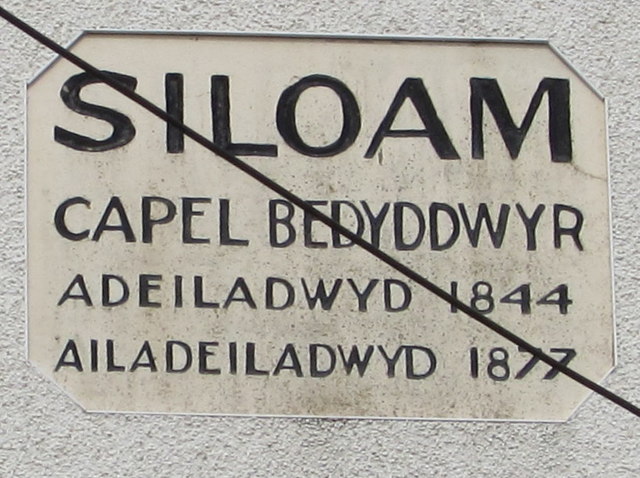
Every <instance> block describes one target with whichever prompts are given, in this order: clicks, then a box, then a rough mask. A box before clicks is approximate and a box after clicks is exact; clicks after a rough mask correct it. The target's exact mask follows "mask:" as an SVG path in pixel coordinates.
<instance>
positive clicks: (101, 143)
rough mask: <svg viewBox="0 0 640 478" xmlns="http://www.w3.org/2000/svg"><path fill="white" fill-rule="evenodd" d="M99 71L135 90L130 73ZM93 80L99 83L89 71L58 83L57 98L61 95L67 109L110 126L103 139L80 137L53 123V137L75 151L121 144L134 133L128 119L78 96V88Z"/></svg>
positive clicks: (135, 84)
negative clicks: (110, 130) (59, 88)
mask: <svg viewBox="0 0 640 478" xmlns="http://www.w3.org/2000/svg"><path fill="white" fill-rule="evenodd" d="M103 73H105V74H107V75H109V76H110V77H112V78H113V79H114V80H116V81H119V82H120V83H122V84H123V85H125V86H126V87H127V88H129V89H131V90H135V89H136V86H137V85H138V80H136V79H135V78H134V77H133V76H128V75H122V74H119V73H113V72H109V71H103ZM93 83H100V80H99V79H97V78H95V77H93V76H92V75H90V74H89V73H80V74H77V75H74V76H72V77H71V78H69V79H68V80H67V81H66V82H65V83H64V85H62V89H61V90H60V98H62V101H63V102H64V104H65V105H67V107H68V108H69V109H71V110H73V111H75V112H76V113H80V114H82V115H86V116H91V117H92V118H97V119H100V120H103V121H106V122H107V123H109V124H110V125H111V126H112V127H113V133H111V136H109V137H108V138H106V139H100V140H98V139H93V138H89V137H87V136H82V135H79V134H76V133H73V132H71V131H68V130H66V129H63V128H61V127H59V126H56V127H55V128H54V139H55V140H56V141H57V142H58V143H60V144H63V145H65V146H67V147H69V148H72V149H76V150H78V151H91V152H101V151H109V150H110V149H115V148H119V147H120V146H124V145H125V144H127V143H129V142H130V141H131V140H132V139H133V138H134V136H135V135H136V129H135V128H134V127H133V123H132V122H131V120H130V119H129V118H128V117H127V116H125V115H123V114H122V113H119V112H118V111H115V110H112V109H110V108H106V107H104V106H98V105H94V104H91V103H86V102H84V101H82V100H81V99H80V90H82V88H84V87H85V86H87V85H91V84H93Z"/></svg>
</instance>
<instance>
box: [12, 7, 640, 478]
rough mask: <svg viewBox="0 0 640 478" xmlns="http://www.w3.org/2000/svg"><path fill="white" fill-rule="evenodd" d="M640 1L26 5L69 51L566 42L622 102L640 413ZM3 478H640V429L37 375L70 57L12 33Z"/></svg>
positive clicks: (624, 202)
mask: <svg viewBox="0 0 640 478" xmlns="http://www.w3.org/2000/svg"><path fill="white" fill-rule="evenodd" d="M639 5H640V4H638V3H636V2H634V1H630V0H598V1H596V0H581V1H578V0H575V1H574V0H564V1H556V2H547V1H537V0H536V1H534V0H523V1H518V2H515V1H501V0H491V1H474V2H464V1H461V0H446V1H445V0H432V1H429V2H425V1H419V0H397V1H386V2H383V1H380V2H373V1H364V0H352V1H344V0H335V1H334V0H326V1H322V0H313V1H312V0H310V1H303V0H279V1H250V0H246V1H240V0H238V1H225V0H219V1H209V2H207V1H197V0H184V1H166V0H129V1H115V0H102V1H99V0H74V1H69V0H56V1H53V0H38V1H37V2H24V1H22V0H11V1H6V2H4V4H3V7H4V8H7V9H9V10H10V11H12V12H14V13H16V14H18V15H19V16H21V17H23V18H24V19H25V20H27V21H28V22H31V23H32V24H33V25H34V26H35V27H37V28H39V29H41V30H42V31H44V32H45V33H47V34H49V35H51V36H52V37H53V38H54V39H56V40H57V41H59V42H61V43H63V44H66V43H68V42H70V41H71V40H72V39H74V38H75V37H76V36H77V35H78V34H79V33H80V32H81V31H82V30H84V29H97V28H107V29H133V30H147V29H148V30H201V31H209V30H210V31H274V32H323V33H361V34H395V35H397V34H402V35H407V34H408V35H421V36H460V37H508V38H543V39H549V40H551V42H552V44H553V45H554V46H555V47H557V48H558V49H559V50H560V51H561V52H562V53H563V54H564V55H565V56H566V57H567V58H568V59H569V61H570V62H571V63H572V64H573V65H574V66H575V67H577V68H578V70H579V71H581V72H582V74H583V75H584V76H585V77H586V78H587V79H588V80H589V81H590V82H591V83H592V84H593V85H594V86H595V87H596V88H597V89H598V90H599V91H600V92H601V93H603V94H604V96H605V97H606V98H607V99H608V101H609V130H610V156H611V181H612V195H613V197H612V208H613V211H612V215H613V242H614V261H615V264H614V266H615V281H616V290H615V297H616V307H617V315H616V324H617V343H618V367H617V369H616V370H615V371H614V372H613V374H612V375H611V376H610V377H609V378H608V380H607V381H606V383H605V385H606V386H607V387H609V388H611V389H612V390H614V391H616V392H617V393H620V394H621V395H623V396H625V397H626V398H628V399H630V400H631V401H633V402H635V403H640V371H639V369H638V366H637V364H638V362H639V361H640V343H639V339H640V332H639V330H640V318H639V316H638V313H637V310H638V306H639V302H640V299H639V294H638V292H639V283H640V282H639V280H638V278H639V277H640V272H639V271H640V256H639V255H638V254H636V252H637V249H638V245H639V241H640V234H639V233H638V231H639V228H638V225H639V224H640V209H639V208H638V207H637V204H636V201H637V200H638V196H639V195H640V191H639V190H638V188H637V187H636V183H637V182H638V176H639V175H640V166H639V165H638V164H639V162H640V153H639V152H638V147H639V146H640V144H639V143H640V139H638V138H640V121H639V120H638V112H639V111H640V93H639V90H638V80H637V78H638V75H639V74H640V62H639V61H638V59H637V58H636V55H637V45H638V44H639V43H640V29H638V25H637V17H638V15H639V14H640V6H639ZM0 58H1V59H2V66H1V67H0V71H1V73H2V74H1V82H0V88H1V92H0V114H1V118H2V127H1V128H0V327H1V330H2V333H1V334H0V476H3V477H4V476H7V477H9V476H15V477H40V476H43V477H45V476H46V477H49V476H51V477H76V476H78V477H80V476H82V477H93V476H123V477H129V476H131V477H134V476H136V477H137V476H256V477H258V476H265V477H279V476H283V477H284V476H367V477H368V476H455V477H464V476H495V477H502V476H505V477H506V476H523V477H537V476H545V477H547V476H551V477H589V476H593V477H601V476H607V477H633V476H638V472H639V471H640V456H639V455H638V453H637V451H638V449H639V446H640V433H639V432H638V430H640V419H638V418H634V417H633V416H632V415H630V414H629V413H628V412H625V411H624V410H621V409H620V408H618V407H616V406H614V405H612V404H611V403H609V402H606V401H605V400H604V399H601V398H599V397H596V396H592V397H590V398H589V399H588V400H587V402H586V403H585V404H584V405H583V406H582V407H581V408H580V409H579V410H578V412H577V413H576V414H575V415H574V417H573V418H572V419H571V420H569V421H568V422H567V423H565V424H513V423H465V422H462V423H451V422H417V421H384V420H381V421H368V420H321V419H284V418H279V419H267V418H259V419H256V418H214V417H189V416H143V415H115V414H102V415H100V414H87V413H85V412H83V411H82V410H81V409H80V408H79V407H78V406H76V405H75V404H74V403H73V402H72V401H71V400H70V399H68V398H67V397H66V396H65V394H64V393H62V392H61V391H60V390H59V389H58V388H57V387H56V386H55V385H54V384H52V383H50V382H49V381H47V380H45V379H43V378H42V377H40V376H39V375H38V373H36V371H35V370H34V369H33V368H32V367H31V366H30V365H29V364H28V363H27V362H26V361H25V333H24V326H25V319H24V315H25V306H24V290H23V280H24V274H25V261H24V258H25V252H24V234H25V228H24V206H23V200H24V185H23V177H24V146H23V145H24V134H25V131H24V95H25V83H26V82H27V81H28V80H29V79H31V78H32V77H33V76H34V75H35V73H36V72H37V71H38V70H39V69H40V68H41V67H43V66H44V65H45V64H46V63H47V62H49V61H50V60H51V59H52V55H51V54H50V53H49V52H48V51H46V50H45V49H44V48H42V47H40V46H38V45H36V44H35V43H34V42H33V41H31V40H30V39H28V38H27V37H26V36H25V35H23V34H22V33H20V32H18V31H17V30H15V29H14V28H13V27H11V26H9V25H8V24H5V23H4V22H0Z"/></svg>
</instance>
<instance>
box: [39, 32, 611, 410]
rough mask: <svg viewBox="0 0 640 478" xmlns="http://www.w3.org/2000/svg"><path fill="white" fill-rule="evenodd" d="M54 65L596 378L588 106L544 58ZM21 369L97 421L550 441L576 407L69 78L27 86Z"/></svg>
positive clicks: (453, 51) (595, 136)
mask: <svg viewBox="0 0 640 478" xmlns="http://www.w3.org/2000/svg"><path fill="white" fill-rule="evenodd" d="M72 51H73V52H74V53H76V54H78V55H79V56H81V57H83V58H85V59H87V60H88V61H89V62H91V63H93V64H94V65H96V66H97V67H99V68H101V69H103V70H104V71H107V72H109V74H110V75H112V76H113V77H114V78H116V79H118V80H119V81H121V82H123V83H124V84H126V85H128V86H129V88H131V89H134V90H135V91H136V92H138V93H140V94H141V95H143V96H145V97H147V98H149V99H150V100H152V101H153V102H155V103H156V104H157V105H160V106H162V107H163V108H166V110H167V111H168V112H169V113H170V114H171V115H173V116H175V117H177V118H181V119H183V120H184V122H185V123H186V124H187V125H189V126H191V127H192V128H194V129H195V130H197V131H200V132H202V133H203V134H204V135H205V136H208V137H210V138H211V139H212V140H213V141H214V142H215V143H216V144H217V145H219V146H221V147H223V148H225V149H227V150H228V151H230V152H232V153H234V154H236V155H237V156H239V157H241V158H242V159H243V160H245V161H247V162H248V163H249V164H251V165H252V166H254V167H255V168H257V169H259V170H260V171H262V172H264V173H265V174H267V175H268V176H270V177H272V178H273V179H275V180H276V181H278V182H279V183H281V184H282V185H283V186H285V187H287V188H290V189H291V190H292V191H293V192H295V193H296V194H297V195H299V196H301V197H302V198H304V199H306V200H308V201H309V202H310V203H311V204H313V205H314V206H315V207H317V208H318V209H320V210H321V211H323V212H325V213H326V214H328V215H330V216H332V217H333V218H335V219H337V220H339V221H340V222H342V223H344V224H345V225H346V226H347V227H349V228H350V229H351V230H353V231H354V232H356V233H357V234H359V235H361V236H362V237H363V238H365V239H366V240H367V241H370V242H372V243H373V244H375V245H377V246H379V247H380V248H382V249H384V250H385V251H387V252H388V253H390V254H391V255H393V256H394V257H396V258H397V259H399V260H400V261H402V262H404V263H406V264H408V265H409V266H410V267H412V268H414V269H415V270H417V271H418V272H420V273H421V274H423V275H424V276H425V277H427V278H428V279H429V280H431V281H433V282H435V283H436V284H438V285H439V286H440V287H442V288H444V289H446V290H448V291H450V292H451V293H452V294H453V295H455V296H457V297H458V298H460V299H461V300H462V301H464V302H466V303H469V304H470V305H471V306H472V307H474V308H475V309H477V310H478V311H480V312H482V313H485V314H487V315H488V316H489V317H491V318H492V319H493V320H495V321H497V322H498V323H500V324H502V325H504V326H505V327H507V328H509V329H510V330H512V331H513V332H515V333H517V334H519V335H521V336H523V337H524V338H525V339H527V340H528V341H530V342H532V343H533V344H536V346H539V347H541V348H542V350H543V351H545V352H547V353H549V354H550V355H551V356H553V357H555V358H557V359H558V360H560V361H562V362H563V363H565V364H568V365H569V366H570V367H572V368H574V369H575V370H577V371H579V372H581V373H583V374H585V375H587V376H588V377H590V378H591V379H594V380H601V379H603V378H604V377H605V376H606V375H607V373H608V372H609V371H610V370H611V369H612V367H613V365H614V333H613V312H612V285H611V253H610V223H609V212H608V211H609V208H608V204H609V193H608V171H607V144H606V122H605V104H604V100H603V99H602V97H600V96H599V95H598V94H597V93H596V92H595V91H594V90H593V89H592V88H590V87H589V85H588V84H587V83H586V82H585V81H584V80H583V79H582V78H581V77H580V76H579V75H578V74H576V72H575V71H574V70H573V69H572V68H571V66H570V65H568V64H567V62H566V61H564V60H563V59H562V58H561V57H560V56H559V55H558V53H557V52H555V51H554V50H553V49H552V48H550V47H549V46H548V45H547V44H545V43H542V42H491V41H453V40H446V41H443V40H427V39H387V38H358V37H311V36H298V37H292V36H265V35H262V36H250V35H196V34H174V35H169V34H165V35H159V34H133V33H89V34H84V35H82V36H81V38H80V39H79V40H78V41H77V42H76V43H75V44H74V45H73V46H72ZM27 186H28V354H29V359H30V361H31V362H32V363H33V364H34V365H35V366H36V367H37V368H38V369H39V370H40V371H41V372H42V373H43V374H44V375H46V376H47V377H49V378H51V379H52V380H54V381H55V382H56V383H57V384H58V385H59V386H60V387H62V389H63V390H65V392H67V393H68V394H69V395H70V396H71V397H73V398H74V399H75V400H76V401H77V402H78V403H79V404H80V405H81V406H82V407H83V408H85V409H86V410H91V411H130V412H154V413H202V414H252V415H294V416H323V417H327V416H331V417H410V418H436V419H492V420H494V419H509V420H564V419H567V418H568V417H569V416H570V415H571V413H572V412H573V411H574V410H575V409H576V407H577V406H578V405H579V404H580V403H581V402H582V401H583V400H584V399H585V398H586V396H587V395H588V394H589V392H588V390H586V389H584V388H583V387H582V386H580V385H578V384H576V383H574V382H573V381H571V380H570V379H568V378H566V377H564V376H562V375H559V374H558V373H557V372H555V371H554V370H551V369H549V367H548V366H547V365H545V364H543V363H541V362H538V361H537V359H535V358H532V357H531V356H530V355H529V354H527V353H525V352H522V351H519V350H518V349H517V347H515V346H514V345H512V344H511V343H509V342H507V341H505V340H504V339H502V338H501V337H499V336H496V335H495V334H494V333H492V332H490V331H488V330H485V329H484V328H483V327H482V326H481V325H479V324H477V323H475V322H474V321H473V320H472V319H470V318H468V317H467V316H466V315H464V314H462V313H461V312H459V311H457V310H455V308H452V307H451V306H450V305H448V304H447V303H445V302H443V301H441V300H439V299H438V298H436V297H434V296H432V295H431V294H430V293H428V292H426V291H424V290H422V289H421V288H420V287H418V286H416V285H415V284H413V283H412V282H411V281H409V280H408V279H406V278H404V277H403V276H401V275H400V274H399V273H397V272H395V271H393V270H391V269H390V268H389V267H387V266H385V265H384V264H381V263H379V262H378V261H377V260H375V259H374V258H372V257H371V256H369V255H368V254H366V253H364V252H363V251H361V250H359V249H358V248H357V247H354V246H353V244H351V243H350V242H349V241H348V240H346V239H345V238H343V237H341V236H339V235H337V234H335V233H332V231H331V230H330V229H329V228H327V227H326V226H324V225H323V224H321V223H320V222H318V221H317V220H315V219H313V218H312V217H310V216H308V215H305V214H303V213H302V212H301V211H300V210H297V209H296V208H294V207H293V206H292V205H291V204H290V203H288V202H287V201H285V200H284V199H282V198H280V197H278V196H277V195H276V194H275V193H273V192H271V191H270V190H268V189H266V188H265V187H263V186H261V185H259V184H257V183H256V182H255V181H253V180H252V179H250V178H248V177H247V176H245V175H244V174H243V173H242V172H240V171H238V170H236V169H234V168H233V167H231V166H230V165H229V164H227V163H226V162H225V161H223V160H222V159H220V158H218V157H216V156H215V155H214V154H212V153H210V152H209V151H207V150H205V149H203V148H202V147H200V146H199V145H197V144H195V143H194V142H192V141H191V140H189V139H188V138H185V137H184V136H183V135H182V134H181V133H180V131H178V130H176V129H175V128H173V127H167V126H166V125H165V124H164V123H163V122H162V121H160V120H158V119H157V118H155V117H153V116H152V115H150V114H149V113H148V112H146V111H144V110H142V109H141V108H140V107H138V106H137V105H135V104H134V103H132V102H131V101H129V100H128V99H126V98H124V97H122V96H121V95H120V94H118V93H117V92H115V91H113V90H111V89H110V88H108V87H107V86H105V85H103V84H101V83H99V82H97V81H95V80H94V79H93V78H92V77H90V76H89V75H88V74H86V73H83V72H81V71H79V70H78V69H76V68H75V67H73V66H72V65H70V64H69V63H67V62H65V61H56V62H54V63H53V64H52V65H50V66H49V67H48V68H46V69H45V70H44V71H43V72H42V73H41V74H40V75H39V77H38V78H36V79H35V80H34V81H33V82H32V83H31V84H30V85H29V87H28V184H27Z"/></svg>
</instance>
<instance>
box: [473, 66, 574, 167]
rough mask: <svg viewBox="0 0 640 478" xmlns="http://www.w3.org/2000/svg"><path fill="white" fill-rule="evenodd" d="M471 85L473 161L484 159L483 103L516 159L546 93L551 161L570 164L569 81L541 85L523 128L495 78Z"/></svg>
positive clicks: (545, 81) (476, 80)
mask: <svg viewBox="0 0 640 478" xmlns="http://www.w3.org/2000/svg"><path fill="white" fill-rule="evenodd" d="M469 82H470V85H471V135H472V140H471V150H472V156H473V158H474V159H484V134H483V113H484V104H483V103H486V104H487V106H488V107H489V111H491V114H492V115H493V118H494V119H495V121H496V124H497V126H498V130H499V131H500V134H501V135H502V139H503V141H504V142H505V145H506V146H507V149H508V150H509V154H510V155H511V158H512V159H516V158H517V157H518V154H520V148H521V147H522V143H523V141H524V138H525V136H526V135H527V132H528V131H529V128H530V126H531V123H532V122H533V117H534V116H535V114H536V112H537V111H538V108H539V107H540V103H541V102H542V97H543V96H544V94H545V93H547V94H548V96H549V148H550V150H551V161H553V162H556V163H568V162H571V155H572V151H571V125H570V108H569V80H566V79H560V78H544V79H543V80H542V81H541V82H540V84H539V85H538V89H537V90H536V92H535V93H534V95H533V98H532V99H531V103H529V108H528V109H527V113H526V114H525V116H524V119H523V120H522V124H521V125H520V126H516V125H515V123H514V122H513V118H512V117H511V113H510V112H509V109H508V108H507V104H506V102H505V100H504V96H503V95H502V91H501V90H500V86H499V85H498V82H497V80H496V79H494V78H471V79H470V80H469Z"/></svg>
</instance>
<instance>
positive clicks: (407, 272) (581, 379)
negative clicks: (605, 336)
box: [0, 7, 640, 417]
mask: <svg viewBox="0 0 640 478" xmlns="http://www.w3.org/2000/svg"><path fill="white" fill-rule="evenodd" d="M0 16H1V17H2V18H4V19H5V20H7V21H8V22H9V23H11V24H12V25H14V26H16V27H17V28H19V29H20V30H22V31H23V32H24V33H26V34H27V35H29V36H31V37H32V38H33V39H35V40H36V41H38V42H39V43H41V44H42V45H44V46H46V47H47V48H49V49H50V50H52V51H54V52H55V53H57V54H58V55H60V56H62V57H63V58H65V59H66V60H68V61H69V62H71V63H73V64H74V65H76V66H78V67H79V68H81V69H82V70H84V71H86V72H87V73H90V74H92V75H93V76H95V77H96V78H98V79H99V80H100V81H102V82H103V83H105V84H106V85H108V86H110V87H111V88H113V89H115V90H117V91H119V92H120V93H122V94H123V95H124V96H126V97H127V98H129V99H130V100H132V101H134V102H135V103H137V104H139V105H140V106H142V107H143V108H145V109H146V110H147V111H149V112H151V113H152V114H154V115H155V116H157V117H158V118H160V119H162V120H163V121H165V122H166V123H168V124H170V125H171V126H174V127H175V128H177V129H179V130H180V131H181V132H183V133H184V134H185V135H186V136H188V137H189V138H191V139H192V140H193V141H195V142H197V143H199V144H200V145H201V146H203V147H205V148H206V149H208V150H209V151H211V152H213V153H215V154H216V155H218V156H220V157H221V158H223V159H224V160H226V161H227V162H229V163H231V164H232V165H233V166H235V167H236V168H238V169H240V170H241V171H243V172H245V173H246V174H248V175H249V176H251V177H252V178H254V179H255V180H256V181H258V182H260V183H261V184H263V185H264V186H266V187H268V188H269V189H271V190H272V191H274V192H275V193H277V194H279V195H280V196H282V197H284V198H285V199H286V200H288V201H289V202H291V203H293V204H295V205H296V206H298V207H299V208H300V209H302V210H303V211H304V212H306V213H307V214H310V215H311V216H313V217H314V218H316V219H317V220H318V221H320V222H322V223H324V224H326V225H327V226H328V227H330V228H331V229H333V230H335V231H337V232H339V233H340V234H341V235H342V236H344V237H346V238H347V239H349V240H350V241H352V242H353V243H354V244H356V245H358V246H359V247H361V248H362V249H364V250H366V251H367V252H369V253H370V254H372V255H373V256H374V257H376V258H378V259H380V260H381V261H382V262H384V263H386V264H388V265H389V266H391V267H392V268H393V269H395V270H396V271H398V272H400V273H401V274H403V275H404V276H405V277H408V278H409V279H411V280H412V281H414V282H416V283H418V284H419V285H421V286H422V287H424V288H425V289H427V290H428V291H430V292H432V293H433V294H435V295H437V296H438V297H440V298H441V299H442V300H444V301H445V302H448V303H449V304H451V305H452V306H454V307H456V308H458V309H459V310H461V311H462V312H464V313H465V314H467V315H468V316H469V317H471V318H472V319H475V320H476V321H478V322H480V323H481V324H482V325H484V326H486V327H488V328H489V329H491V330H493V331H494V332H496V333H497V334H498V335H501V336H502V337H504V338H505V339H507V340H509V341H510V342H512V343H514V344H515V345H517V346H518V347H521V348H522V349H523V350H525V351H526V352H528V353H530V354H531V355H533V356H534V357H536V358H538V359H539V360H541V361H543V362H545V363H546V364H548V365H549V366H550V367H552V368H554V369H555V370H558V371H559V372H561V373H563V374H564V375H566V376H568V377H569V378H571V379H573V380H575V381H576V382H578V383H580V384H581V385H583V386H585V387H587V388H588V389H590V390H592V391H594V392H596V393H597V394H599V395H601V396H602V397H604V398H606V399H608V400H610V401H612V402H613V403H615V404H616V405H619V406H620V407H622V408H624V409H625V410H627V411H629V412H631V413H633V414H634V415H635V416H637V417H640V408H638V407H637V406H635V405H633V404H632V403H630V402H628V401H627V400H625V399H624V398H622V397H620V396H619V395H616V394H615V393H613V392H611V391H609V390H607V389H606V388H604V387H603V386H601V385H599V384H597V383H596V382H594V381H592V380H590V379H588V378H587V377H585V376H584V375H582V374H580V373H578V372H576V371H575V370H573V369H571V368H569V367H567V366H566V365H564V364H562V363H560V362H558V361H557V360H555V359H554V358H553V357H551V356H549V355H547V354H545V353H544V352H542V350H540V349H539V348H537V347H535V346H533V345H531V344H530V343H529V342H527V341H526V340H524V339H523V338H521V337H520V336H518V335H516V334H514V333H513V332H511V331H510V330H508V329H506V328H504V327H502V326H501V325H499V324H497V323H496V322H494V321H492V320H491V319H489V318H488V317H486V316H485V315H483V314H481V313H480V312H478V311H476V310H475V309H473V308H471V307H470V306H468V305H467V304H465V303H464V302H461V301H460V300H459V299H457V298H456V297H453V296H452V295H450V294H449V293H447V292H446V291H445V290H443V289H441V288H440V287H438V286H437V285H435V284H434V283H432V282H431V281H429V280H427V279H426V278H425V277H423V276H421V275H420V274H418V273H417V272H416V271H414V270H413V269H411V268H410V267H408V266H406V265H404V264H402V263H401V262H399V261H397V260H396V259H394V258H393V257H391V256H390V255H388V254H387V253H385V252H383V251H382V250H380V249H378V248H377V247H375V246H373V245H372V244H370V243H369V242H367V241H366V240H364V239H363V238H361V237H360V236H358V235H356V234H355V233H353V232H351V231H350V230H349V229H347V228H346V227H344V226H343V225H341V224H340V223H338V222H336V221H334V220H333V219H332V218H330V217H329V216H326V215H325V214H323V213H322V212H321V211H319V210H318V209H316V208H315V207H313V206H311V205H310V204H308V203H307V202H306V201H304V200H303V199H302V198H300V197H299V196H297V195H295V194H294V193H292V192H291V191H289V190H288V189H286V188H285V187H283V186H281V185H280V184H278V183H277V182H275V181H273V180H272V179H270V178H269V177H267V176H265V175H264V174H262V173H261V172H260V171H258V170H257V169H255V168H253V167H252V166H250V165H249V164H247V163H245V162H244V161H242V160H241V159H239V158H238V157H236V156H234V155H233V154H231V153H229V152H228V151H226V150H225V149H223V148H220V147H219V146H217V145H216V144H214V143H213V142H212V141H210V140H209V139H207V138H205V137H204V136H202V135H201V134H199V133H198V132H196V131H195V130H193V129H191V128H189V127H188V126H186V125H185V124H184V123H182V122H181V121H180V120H177V119H176V118H174V117H172V116H170V115H169V114H167V112H166V111H164V110H163V109H161V108H159V107H158V106H156V105H155V104H153V103H152V102H150V101H149V100H147V99H146V98H144V97H142V96H140V95H139V94H137V93H135V92H134V91H132V90H130V89H129V88H127V87H126V86H125V85H123V84H121V83H119V82H118V81H116V80H114V79H112V78H111V77H110V76H108V75H106V74H104V73H103V72H102V71H100V70H98V69H97V68H96V67H94V66H93V65H91V64H89V63H87V62H86V61H84V60H83V59H81V58H80V57H78V56H76V55H74V54H73V53H71V52H70V51H69V50H67V49H66V48H64V47H62V46H61V45H59V44H57V43H56V42H54V41H53V40H51V39H50V38H49V37H47V36H46V35H44V34H42V33H40V32H39V31H38V30H36V29H35V28H33V27H31V26H29V25H28V24H27V23H25V22H23V21H22V20H20V19H19V18H17V17H16V16H15V15H13V14H11V13H9V12H8V11H7V10H5V9H4V8H2V7H0Z"/></svg>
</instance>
